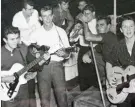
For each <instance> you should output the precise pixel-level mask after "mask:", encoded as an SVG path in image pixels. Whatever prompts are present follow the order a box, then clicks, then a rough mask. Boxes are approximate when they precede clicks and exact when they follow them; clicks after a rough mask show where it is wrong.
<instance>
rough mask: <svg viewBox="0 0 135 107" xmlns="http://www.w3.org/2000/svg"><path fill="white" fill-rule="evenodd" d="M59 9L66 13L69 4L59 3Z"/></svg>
mask: <svg viewBox="0 0 135 107" xmlns="http://www.w3.org/2000/svg"><path fill="white" fill-rule="evenodd" d="M60 7H61V9H62V10H64V11H67V10H68V7H69V3H68V2H67V3H65V2H61V4H60Z"/></svg>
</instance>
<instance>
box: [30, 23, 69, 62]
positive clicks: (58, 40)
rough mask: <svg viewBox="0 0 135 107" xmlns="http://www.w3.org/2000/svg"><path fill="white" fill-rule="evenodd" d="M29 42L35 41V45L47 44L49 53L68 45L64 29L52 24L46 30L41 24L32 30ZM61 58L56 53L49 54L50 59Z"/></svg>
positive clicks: (58, 59)
mask: <svg viewBox="0 0 135 107" xmlns="http://www.w3.org/2000/svg"><path fill="white" fill-rule="evenodd" d="M30 40H31V42H30V43H37V45H39V46H42V45H46V46H49V47H50V49H49V53H50V54H51V53H54V52H56V51H57V50H58V49H61V48H62V47H63V48H67V47H70V45H69V42H68V38H67V34H66V32H65V31H64V29H62V28H60V27H58V26H56V25H54V24H53V27H52V28H51V30H49V31H47V30H45V28H44V27H43V26H42V27H41V28H39V29H37V30H36V31H35V32H33V33H32V34H31V36H30ZM62 60H63V58H62V57H59V56H57V55H51V61H62Z"/></svg>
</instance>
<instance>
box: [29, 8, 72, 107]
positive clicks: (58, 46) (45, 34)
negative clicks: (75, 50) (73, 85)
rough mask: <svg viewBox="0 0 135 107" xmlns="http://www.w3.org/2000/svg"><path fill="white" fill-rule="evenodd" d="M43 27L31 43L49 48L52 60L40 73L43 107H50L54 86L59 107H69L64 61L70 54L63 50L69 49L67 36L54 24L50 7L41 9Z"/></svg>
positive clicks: (34, 35) (34, 34)
mask: <svg viewBox="0 0 135 107" xmlns="http://www.w3.org/2000/svg"><path fill="white" fill-rule="evenodd" d="M40 12H41V19H42V21H43V25H42V27H41V28H39V29H37V30H36V31H35V32H33V33H32V35H31V43H37V44H38V45H40V46H42V45H46V46H49V47H50V49H49V53H50V54H52V53H53V54H52V55H51V60H50V63H49V64H48V65H44V66H43V71H42V72H38V75H37V81H38V89H39V95H40V100H41V107H50V94H51V86H52V85H53V86H54V87H53V88H54V90H55V94H56V98H57V101H58V106H59V107H68V105H67V96H66V84H65V76H64V75H65V74H64V67H63V60H64V59H65V58H68V57H69V53H68V52H65V51H64V50H62V48H67V47H69V46H70V45H69V42H68V38H67V34H66V32H65V31H64V29H62V28H60V27H58V26H56V25H55V24H54V23H53V21H52V20H53V17H54V15H53V9H52V7H50V6H44V7H43V8H41V11H40Z"/></svg>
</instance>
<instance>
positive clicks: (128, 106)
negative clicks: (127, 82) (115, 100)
mask: <svg viewBox="0 0 135 107" xmlns="http://www.w3.org/2000/svg"><path fill="white" fill-rule="evenodd" d="M117 107H135V93H131V94H129V95H128V96H127V98H126V100H125V101H124V102H123V103H121V104H119V105H118V106H117Z"/></svg>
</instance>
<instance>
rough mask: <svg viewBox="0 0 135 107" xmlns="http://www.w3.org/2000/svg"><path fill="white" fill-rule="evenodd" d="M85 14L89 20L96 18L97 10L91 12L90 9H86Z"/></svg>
mask: <svg viewBox="0 0 135 107" xmlns="http://www.w3.org/2000/svg"><path fill="white" fill-rule="evenodd" d="M83 14H84V16H85V17H86V18H87V20H88V22H90V21H91V20H92V19H94V16H95V12H91V11H90V10H84V12H83Z"/></svg>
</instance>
